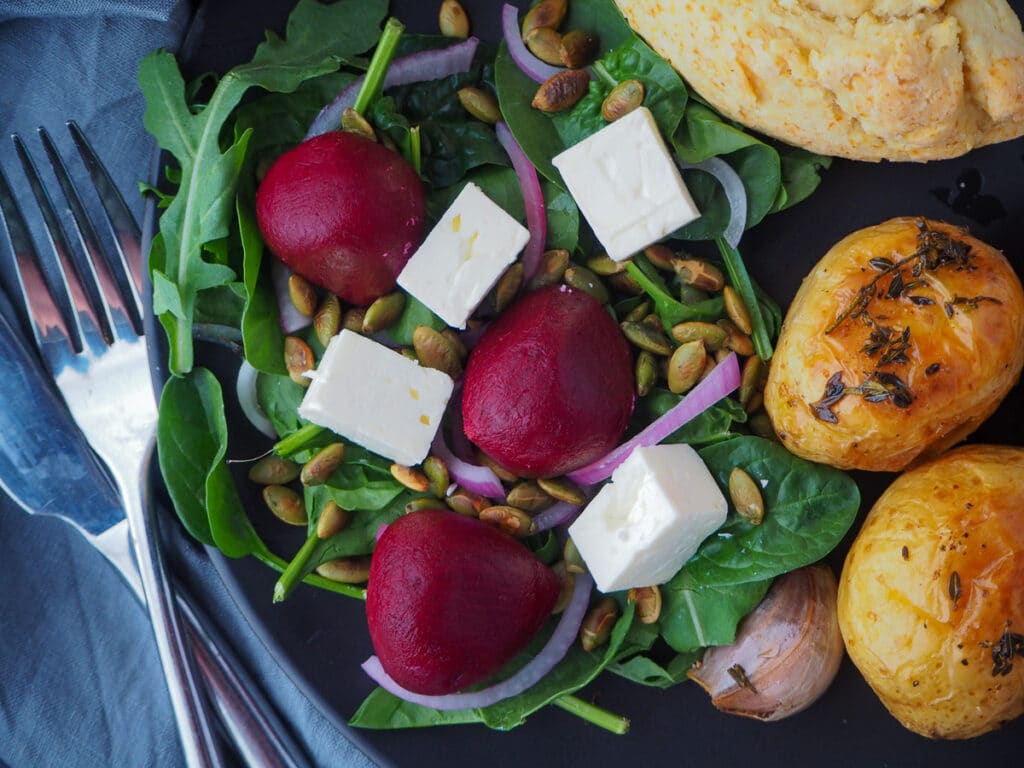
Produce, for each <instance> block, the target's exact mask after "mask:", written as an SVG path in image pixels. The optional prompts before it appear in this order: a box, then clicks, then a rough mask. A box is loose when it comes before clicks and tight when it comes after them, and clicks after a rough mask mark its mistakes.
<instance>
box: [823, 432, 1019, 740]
mask: <svg viewBox="0 0 1024 768" xmlns="http://www.w3.org/2000/svg"><path fill="white" fill-rule="evenodd" d="M838 609H839V627H840V630H841V632H842V634H843V640H844V641H845V643H846V650H847V652H848V653H849V654H850V658H851V659H852V660H853V663H854V664H856V665H857V668H858V669H859V670H860V671H861V674H863V675H864V678H865V679H866V680H867V682H868V683H869V684H870V685H871V687H872V688H873V689H874V691H875V693H876V694H878V697H879V698H880V699H881V701H882V703H883V704H884V705H885V706H886V708H887V709H888V710H889V711H890V712H891V713H892V714H893V715H894V716H895V717H896V718H897V719H898V720H899V721H900V722H901V723H903V725H905V726H906V727H907V728H909V729H910V730H912V731H915V732H917V733H920V734H922V735H924V736H929V737H932V738H945V739H962V738H970V737H972V736H978V735H980V734H982V733H985V732H987V731H990V730H992V729H994V728H997V727H998V726H999V725H1000V724H1002V723H1005V722H1007V721H1009V720H1012V719H1013V718H1015V717H1019V716H1020V715H1021V714H1022V713H1024V448H1009V447H996V446H984V445H968V446H963V447H961V448H957V449H956V450H954V451H951V452H949V453H947V454H946V455H945V456H943V457H941V458H939V459H936V460H935V461H932V462H929V463H927V464H923V465H921V466H918V467H916V468H914V469H912V470H910V471H908V472H906V473H905V474H903V475H902V476H901V477H899V478H898V479H897V480H896V481H895V482H894V483H893V484H892V485H891V486H890V487H889V489H888V490H887V491H886V492H885V493H884V494H882V497H881V498H880V499H879V500H878V502H877V503H876V504H875V506H874V507H873V508H872V509H871V512H870V513H869V514H868V517H867V520H866V521H865V522H864V526H863V528H861V530H860V533H859V534H858V536H857V539H856V540H855V541H854V543H853V546H852V547H851V548H850V551H849V553H848V554H847V556H846V563H845V565H844V567H843V573H842V577H841V578H840V583H839V605H838Z"/></svg>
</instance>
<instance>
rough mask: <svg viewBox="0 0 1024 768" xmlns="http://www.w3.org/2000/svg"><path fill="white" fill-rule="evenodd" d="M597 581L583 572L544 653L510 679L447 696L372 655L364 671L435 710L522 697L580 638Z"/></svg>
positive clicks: (475, 706) (388, 688) (393, 691)
mask: <svg viewBox="0 0 1024 768" xmlns="http://www.w3.org/2000/svg"><path fill="white" fill-rule="evenodd" d="M593 584H594V582H593V579H591V577H590V575H589V574H585V573H581V574H578V575H577V576H576V586H575V587H574V588H573V591H572V597H571V598H569V604H568V605H567V606H566V607H565V610H564V611H563V612H562V616H561V618H560V619H559V620H558V625H557V626H556V627H555V631H554V632H552V633H551V637H550V639H549V640H548V642H547V643H546V644H545V646H544V647H543V648H541V650H540V653H538V654H537V655H536V656H534V657H533V658H532V659H531V660H530V661H529V662H528V663H527V664H526V666H524V667H523V668H522V669H520V670H519V671H518V672H516V674H514V675H513V676H512V677H510V678H508V679H507V680H503V681H502V682H500V683H497V684H496V685H492V686H490V687H489V688H484V689H483V690H480V691H473V692H471V693H452V694H449V695H447V696H428V695H425V694H422V693H413V692H412V691H407V690H406V689H405V688H403V687H402V686H400V685H399V684H398V683H396V682H395V681H394V679H393V678H392V677H391V676H390V675H389V674H388V673H387V672H385V671H384V667H382V666H381V663H380V659H378V658H377V657H376V656H371V657H370V658H368V659H367V660H366V661H364V662H363V671H364V672H366V674H368V675H369V676H370V677H371V678H373V680H374V682H376V683H377V684H378V685H379V686H380V687H381V688H383V689H384V690H385V691H387V692H388V693H391V694H394V695H395V696H397V697H398V698H400V699H404V700H405V701H409V702H412V703H413V704H419V705H420V706H422V707H431V708H433V709H441V710H451V709H479V708H480V707H489V706H490V705H491V704H496V703H497V702H499V701H502V700H504V699H508V698H511V697H512V696H518V695H519V694H520V693H522V692H523V691H525V690H527V689H528V688H530V687H532V686H534V685H536V684H537V683H538V682H540V680H541V679H542V678H543V677H544V676H545V675H547V673H548V672H550V671H551V670H552V669H554V668H555V665H557V664H558V662H560V661H561V660H562V659H563V658H564V657H565V654H566V653H568V652H569V649H570V648H571V647H572V644H573V642H574V641H575V640H576V633H577V632H579V629H580V624H581V623H582V622H583V616H584V615H585V614H586V612H587V605H588V604H589V602H590V589H591V587H592V586H593Z"/></svg>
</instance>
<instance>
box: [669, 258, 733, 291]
mask: <svg viewBox="0 0 1024 768" xmlns="http://www.w3.org/2000/svg"><path fill="white" fill-rule="evenodd" d="M672 268H673V269H675V271H676V274H677V275H679V279H680V280H682V281H683V282H684V283H686V284H687V285H692V286H693V287H694V288H699V289H700V290H702V291H708V292H709V293H718V292H719V291H720V290H722V288H723V287H724V286H725V275H723V274H722V270H720V269H719V268H718V267H716V266H715V265H714V264H710V263H709V262H706V261H703V260H701V259H689V258H683V259H673V260H672Z"/></svg>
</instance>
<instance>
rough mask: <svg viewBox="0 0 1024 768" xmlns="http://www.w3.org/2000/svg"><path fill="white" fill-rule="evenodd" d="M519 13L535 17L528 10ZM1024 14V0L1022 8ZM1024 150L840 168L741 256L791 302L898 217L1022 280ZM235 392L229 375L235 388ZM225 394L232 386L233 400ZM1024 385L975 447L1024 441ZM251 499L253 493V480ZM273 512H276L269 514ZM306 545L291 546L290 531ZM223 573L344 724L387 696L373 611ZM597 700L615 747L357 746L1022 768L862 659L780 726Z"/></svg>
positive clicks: (270, 529) (457, 742)
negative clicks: (374, 665)
mask: <svg viewBox="0 0 1024 768" xmlns="http://www.w3.org/2000/svg"><path fill="white" fill-rule="evenodd" d="M438 4H439V3H438V2H434V0H429V2H415V0H408V1H407V2H394V3H392V13H394V14H395V15H396V16H398V17H399V18H400V19H401V20H403V21H404V22H405V23H406V25H407V27H408V28H410V29H411V30H414V31H436V9H437V6H438ZM519 4H520V5H525V4H526V3H525V2H522V0H521V1H520V3H519ZM464 5H465V6H466V7H467V10H468V11H469V14H470V18H471V20H472V23H473V32H474V34H476V35H478V36H480V37H482V38H485V39H491V40H493V39H496V38H497V37H498V36H499V34H500V27H499V23H498V17H499V14H500V3H497V2H488V1H487V0H477V1H476V2H470V1H467V0H464ZM1011 5H1013V6H1014V8H1015V10H1017V12H1018V14H1020V13H1021V12H1022V10H1024V1H1020V0H1019V1H1018V2H1013V3H1011ZM290 7H291V2H290V0H279V1H272V0H258V1H254V2H250V3H248V4H247V9H246V12H245V13H244V14H239V13H238V11H237V7H236V5H235V4H234V3H221V2H215V1H211V2H207V3H206V4H204V5H202V6H201V7H200V11H199V17H198V20H197V23H196V25H195V26H194V28H193V32H192V34H191V35H190V39H189V41H188V43H187V46H186V53H187V55H188V62H189V63H188V68H189V70H190V74H193V75H194V74H198V73H200V72H202V71H208V70H217V71H223V70H225V69H227V68H229V67H230V66H231V65H233V64H235V63H238V62H240V61H243V60H247V59H248V58H249V57H250V55H251V53H252V51H253V49H254V47H255V46H256V44H257V43H258V42H259V41H260V40H261V39H262V32H263V29H264V28H273V29H276V30H278V31H279V32H280V31H283V23H284V20H285V19H286V17H287V14H288V11H289V10H290ZM1022 176H1024V140H1020V139H1018V140H1016V141H1013V142H1008V143H1004V144H1001V145H997V146H993V147H986V148H983V149H980V150H976V151H974V152H972V153H970V154H969V155H967V156H966V157H963V158H959V159H955V160H949V161H944V162H934V163H928V164H924V165H920V164H891V163H880V164H869V163H855V162H849V161H842V160H837V161H836V162H835V163H834V164H833V166H832V168H831V170H829V171H828V172H827V173H826V175H825V177H824V180H823V182H822V185H821V188H820V189H819V191H818V192H816V193H815V194H814V195H813V196H812V197H811V198H810V200H808V201H806V202H804V203H801V204H800V205H799V206H797V207H796V208H794V209H792V210H790V211H786V212H784V213H782V214H779V215H773V216H770V217H768V219H767V220H766V221H765V222H764V223H762V224H760V225H759V226H758V227H756V228H755V229H753V230H751V231H750V232H749V233H748V234H747V235H745V237H744V240H743V244H742V251H743V254H744V256H745V259H746V261H747V263H748V265H749V266H750V269H751V271H752V272H753V274H754V276H755V278H756V279H757V280H758V281H760V283H761V284H762V285H763V286H764V287H765V288H766V289H767V290H768V292H769V293H770V294H771V295H773V296H774V297H775V298H776V299H777V300H779V301H780V302H781V303H782V304H783V305H785V304H786V303H788V302H789V300H790V299H791V298H792V297H793V294H794V293H795V291H796V289H797V287H798V286H799V283H800V280H801V279H802V277H803V275H804V274H806V273H807V272H808V271H809V269H810V268H811V267H812V265H813V264H814V263H815V262H816V261H817V260H818V259H819V258H820V257H821V256H822V255H823V254H824V253H825V252H826V251H827V250H828V248H829V247H831V245H833V244H834V243H835V242H836V241H837V240H839V239H840V238H841V237H843V236H845V235H846V234H848V233H850V232H852V231H854V230H856V229H859V228H862V227H865V226H869V225H872V224H876V223H879V222H880V221H883V220H885V219H888V218H891V217H893V216H906V215H915V216H916V215H926V216H929V217H933V218H937V219H943V220H946V221H949V222H952V223H955V224H960V225H965V226H968V227H969V228H970V229H971V231H972V232H973V234H975V235H976V236H978V237H980V238H981V239H982V240H985V241H987V242H989V243H991V244H993V245H995V246H997V247H999V248H1001V249H1002V250H1003V251H1004V252H1005V253H1006V254H1007V256H1008V257H1009V258H1010V260H1011V262H1012V263H1013V264H1014V266H1015V268H1016V269H1017V271H1018V273H1024V190H1022V188H1021V178H1022ZM207 355H208V356H207V359H206V360H204V362H205V363H207V364H210V365H212V367H214V368H215V369H217V370H218V372H219V373H222V374H223V375H224V376H226V377H230V376H231V375H232V374H233V371H232V367H233V365H234V363H232V362H231V361H230V360H228V359H226V358H225V356H224V355H223V354H220V353H217V352H209V351H208V353H207ZM225 380H230V379H225ZM226 389H232V388H227V387H226ZM229 408H232V409H233V410H230V411H229V418H230V419H231V423H232V424H233V425H234V428H233V433H232V444H231V446H230V448H229V456H234V457H245V456H252V455H255V454H257V453H258V452H259V451H261V450H263V449H264V448H265V447H266V440H265V439H263V438H261V437H259V436H258V435H256V434H255V433H254V432H253V431H252V430H251V429H249V427H248V425H247V424H246V423H245V420H244V419H243V418H242V417H241V415H240V413H239V412H238V411H237V409H235V408H234V403H229ZM1022 417H1024V412H1022V409H1021V388H1020V387H1018V388H1017V389H1015V390H1014V391H1013V392H1011V393H1010V395H1009V397H1008V398H1007V399H1006V401H1005V402H1004V403H1003V405H1002V407H1001V408H1000V410H999V411H998V412H997V414H996V415H995V416H994V417H993V418H991V419H990V420H989V421H988V422H987V423H986V424H985V425H984V426H983V427H982V429H981V430H979V432H978V433H977V434H976V435H975V436H974V437H973V438H972V440H973V441H976V442H993V443H1009V444H1021V437H1020V436H1021V427H1022V426H1024V424H1022ZM856 477H857V480H858V482H859V484H860V487H861V491H862V495H863V504H862V508H861V514H860V518H859V519H858V524H857V525H855V526H854V530H853V531H851V533H850V534H849V535H848V537H847V539H846V540H845V541H844V542H843V543H842V545H841V546H840V547H839V548H838V549H837V550H836V552H834V553H833V555H832V556H831V557H830V558H829V561H830V562H831V564H832V566H833V568H834V569H835V571H836V573H837V575H838V573H839V571H840V569H841V566H842V558H843V556H844V554H845V551H846V549H847V547H848V546H849V544H850V542H851V541H852V538H853V536H854V534H855V532H856V528H857V527H858V526H859V522H860V520H862V519H863V516H864V515H865V514H866V513H867V510H868V509H869V508H870V506H871V504H872V503H873V501H874V500H875V498H877V496H878V494H879V492H880V491H881V490H882V488H884V487H885V485H886V484H887V483H888V482H889V481H890V480H891V477H892V476H890V475H878V474H876V475H868V474H864V473H858V474H857V475H856ZM240 485H241V487H242V488H243V489H245V485H244V484H240ZM251 502H252V503H251V508H252V509H253V510H254V516H255V517H256V518H257V520H256V523H257V526H258V528H259V530H260V533H261V534H263V535H265V536H266V538H267V539H268V541H269V542H270V543H271V546H272V548H273V549H275V550H276V551H280V552H293V551H295V550H296V549H298V547H299V545H300V544H301V541H302V538H301V536H302V534H301V532H295V531H284V532H283V533H282V532H281V526H279V525H278V526H275V525H274V524H273V522H271V521H268V520H264V519H263V518H262V517H261V515H262V514H263V510H262V505H261V504H260V502H259V501H258V499H257V498H256V497H255V495H253V497H252V499H251ZM267 515H268V516H269V513H267ZM293 533H294V534H295V535H291V534H293ZM214 561H215V564H216V565H217V567H218V570H219V571H220V572H221V575H222V576H223V577H224V578H225V580H226V582H227V583H228V585H229V587H230V588H231V589H232V591H233V592H234V595H235V598H236V600H237V602H238V605H239V607H240V609H241V610H242V611H243V612H244V613H245V614H246V615H247V617H248V618H249V620H250V622H251V624H252V625H253V626H254V628H255V629H256V631H257V632H258V633H259V634H260V636H261V637H262V639H263V641H264V643H265V644H266V646H267V648H268V651H269V652H270V653H272V654H274V655H275V656H276V657H277V658H278V659H279V660H280V661H281V662H282V663H283V664H284V665H285V667H286V669H287V670H288V672H289V674H290V675H291V676H292V677H293V679H295V681H296V682H297V683H298V684H299V686H300V687H302V688H305V690H306V691H307V693H308V694H309V696H310V697H311V698H312V699H313V700H314V701H315V702H316V703H317V704H318V705H319V706H320V708H321V709H322V710H323V711H324V712H325V713H326V714H327V715H328V717H329V718H332V719H334V720H335V721H336V722H337V723H338V725H339V727H342V728H344V727H345V726H344V722H345V721H346V720H347V718H348V717H349V716H351V714H352V713H353V712H354V711H355V710H356V708H357V707H358V706H359V704H360V702H361V701H362V699H363V698H364V696H365V695H366V694H367V693H369V692H370V691H371V690H372V689H373V687H374V685H373V683H372V681H370V680H369V678H367V677H366V676H365V675H364V674H363V673H362V671H361V670H360V668H359V664H360V663H361V662H362V661H363V660H364V659H365V658H366V657H367V656H368V655H370V653H371V652H372V649H371V646H370V642H369V637H368V634H367V630H366V624H365V618H364V613H363V607H362V605H361V604H358V603H356V602H355V601H352V600H348V599H346V598H342V597H339V596H337V595H334V594H329V593H326V592H322V591H319V590H316V589H314V588H311V587H302V588H300V589H299V590H297V591H296V593H295V594H294V595H293V596H292V597H291V598H289V600H288V601H287V602H286V603H284V604H281V605H276V606H275V605H272V604H271V601H270V595H271V592H272V588H273V584H274V581H275V578H276V576H275V574H274V573H273V572H272V571H270V570H269V569H267V568H265V567H264V566H262V565H261V564H259V563H258V562H257V561H255V560H254V559H252V558H248V559H245V560H240V561H228V560H226V559H224V558H222V557H221V556H219V555H217V554H214ZM582 695H583V696H584V698H587V699H589V700H593V701H595V702H596V703H598V704H600V705H601V706H604V707H607V708H609V709H611V710H613V711H615V712H618V713H621V714H623V715H626V716H627V717H629V718H630V719H631V721H632V729H631V731H630V733H629V734H628V735H626V736H613V735H611V734H608V733H605V732H603V731H601V730H599V729H597V728H595V727H592V726H589V725H586V724H584V723H583V722H582V721H580V720H577V719H576V718H574V717H573V716H571V715H568V714H566V713H564V712H562V711H560V710H558V709H555V708H553V707H550V708H547V709H546V710H544V711H541V712H539V713H537V714H536V715H534V716H533V717H532V718H531V719H530V721H529V722H528V723H527V724H526V725H524V726H522V727H520V728H518V729H516V730H515V731H513V732H512V733H509V734H502V733H497V732H492V731H489V730H488V729H486V728H484V727H483V726H454V727H449V728H435V729H426V730H416V731H385V732H373V731H359V730H353V731H350V732H351V733H352V738H353V739H355V740H356V741H357V743H359V744H360V745H361V746H362V747H363V748H364V749H365V750H366V751H367V753H368V754H369V755H370V756H371V757H373V758H374V759H375V760H377V761H378V762H381V763H386V764H396V765H403V766H412V765H417V766H420V765H493V766H505V765H508V766H511V765H524V764H534V765H566V764H574V765H577V764H578V765H592V766H598V765H611V764H613V763H619V762H623V763H626V762H632V761H642V762H644V763H647V764H654V765H661V764H668V763H670V762H671V763H677V762H679V763H684V764H689V765H730V764H735V763H739V762H742V763H747V764H756V765H758V766H774V765H779V766H782V765H785V766H794V765H798V766H802V765H818V764H824V763H828V764H831V765H844V766H845V765H849V766H883V765H884V766H928V767H929V768H939V767H940V766H958V768H959V767H960V766H965V765H970V766H973V765H982V764H989V765H1000V764H1001V765H1014V764H1019V761H1020V754H1021V753H1020V750H1021V748H1022V747H1024V720H1018V721H1017V722H1016V723H1014V724H1011V725H1010V726H1007V727H1005V728H1003V729H1002V730H1001V731H998V732H996V733H993V734H989V735H987V736H984V737H981V738H978V739H974V740H971V741H967V742H934V741H929V740H928V739H924V738H921V737H918V736H916V735H914V734H912V733H910V732H909V731H906V730H904V729H903V728H902V726H900V725H899V724H898V723H897V722H896V720H895V719H893V718H892V717H891V716H889V715H888V713H887V712H886V711H885V709H884V708H883V707H882V705H881V703H880V702H879V701H878V699H877V698H876V697H875V696H874V694H873V693H872V692H871V690H870V689H869V688H868V686H867V685H866V683H865V682H864V681H863V679H862V678H861V677H860V674H859V673H858V672H857V670H856V669H855V668H854V667H853V665H852V663H851V662H850V661H849V659H846V660H845V661H844V662H843V666H842V669H841V671H840V673H839V677H838V678H837V680H836V681H835V683H834V684H833V686H832V687H831V688H830V689H829V691H828V692H827V693H826V694H825V696H824V697H823V698H822V699H821V700H820V701H819V702H818V703H817V704H815V705H814V706H813V707H812V708H811V709H810V710H808V711H806V712H804V713H802V714H799V715H797V716H794V717H792V718H790V719H788V720H785V721H782V722H780V723H774V724H761V723H756V722H753V721H749V720H745V719H743V718H738V717H731V716H726V715H722V714H719V713H718V712H716V711H715V710H714V708H713V707H712V706H711V704H710V703H709V701H708V699H707V697H706V695H705V694H704V693H703V692H702V691H701V690H700V689H698V688H697V686H695V685H681V686H677V687H676V688H673V689H670V690H667V691H662V690H658V689H650V688H646V687H642V686H638V685H635V684H632V683H630V682H628V681H625V680H622V679H620V678H618V677H616V676H614V675H611V674H607V675H604V676H602V677H601V678H599V679H598V680H597V681H596V682H595V683H593V684H592V685H590V686H589V687H588V688H586V689H584V691H583V692H582Z"/></svg>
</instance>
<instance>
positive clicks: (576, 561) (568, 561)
mask: <svg viewBox="0 0 1024 768" xmlns="http://www.w3.org/2000/svg"><path fill="white" fill-rule="evenodd" d="M562 559H563V560H564V561H565V568H566V570H567V571H569V572H570V573H587V572H588V571H587V564H586V563H585V562H583V557H582V556H581V555H580V551H579V550H578V549H577V548H576V542H575V541H573V540H572V539H571V538H567V539H566V540H565V546H564V547H563V548H562Z"/></svg>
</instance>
